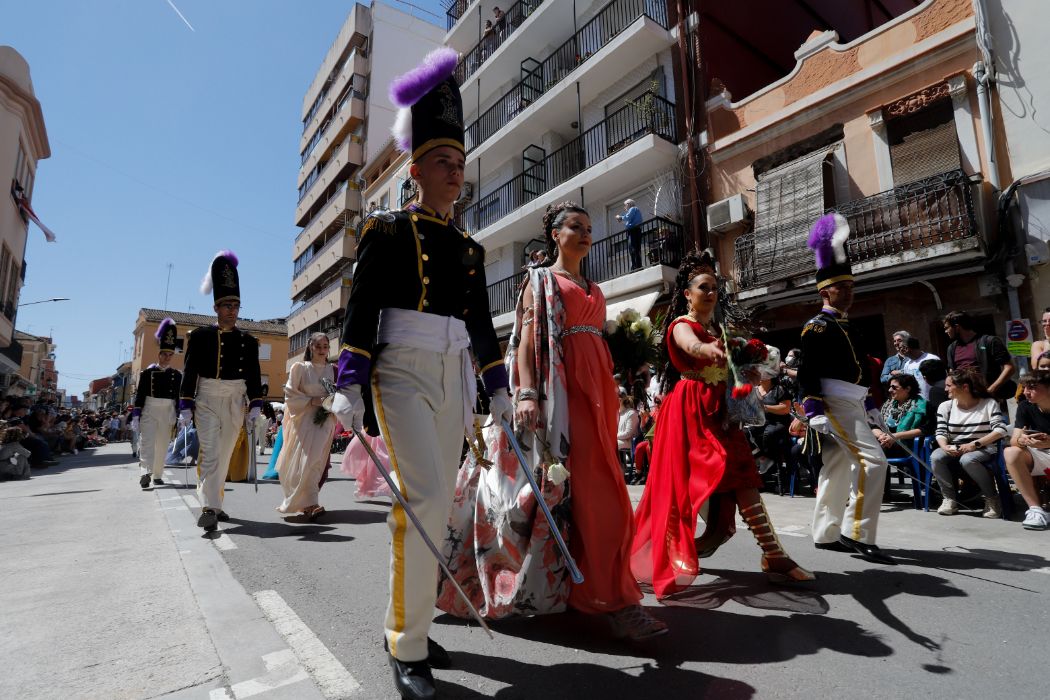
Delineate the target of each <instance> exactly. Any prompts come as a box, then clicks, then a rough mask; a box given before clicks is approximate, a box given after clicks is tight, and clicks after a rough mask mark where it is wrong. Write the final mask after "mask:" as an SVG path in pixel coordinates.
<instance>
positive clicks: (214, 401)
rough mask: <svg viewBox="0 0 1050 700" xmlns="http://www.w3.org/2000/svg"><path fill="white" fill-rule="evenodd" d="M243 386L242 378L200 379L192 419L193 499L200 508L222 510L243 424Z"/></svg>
mask: <svg viewBox="0 0 1050 700" xmlns="http://www.w3.org/2000/svg"><path fill="white" fill-rule="evenodd" d="M246 393H247V387H246V385H245V383H244V380H243V379H201V380H200V384H199V385H198V386H197V408H196V410H195V411H194V413H193V419H194V421H195V422H196V424H197V439H198V440H200V457H199V459H198V460H197V474H198V475H199V479H198V483H197V498H199V499H200V502H201V507H202V508H209V509H211V510H216V511H218V510H222V491H223V488H224V487H225V485H226V473H227V472H228V471H229V470H230V459H231V458H232V457H233V448H234V447H236V445H237V438H238V437H239V436H240V434H241V426H243V425H244V401H245V395H246Z"/></svg>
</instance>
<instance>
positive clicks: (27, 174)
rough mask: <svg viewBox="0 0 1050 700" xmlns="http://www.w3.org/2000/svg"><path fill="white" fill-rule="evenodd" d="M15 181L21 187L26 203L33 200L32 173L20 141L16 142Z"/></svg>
mask: <svg viewBox="0 0 1050 700" xmlns="http://www.w3.org/2000/svg"><path fill="white" fill-rule="evenodd" d="M15 180H17V181H18V184H19V185H21V186H22V190H23V196H24V197H25V198H26V201H27V202H28V201H30V200H31V199H32V198H33V171H32V169H30V166H29V158H28V157H27V156H26V152H25V149H24V148H22V142H21V141H19V142H18V156H17V157H16V158H15Z"/></svg>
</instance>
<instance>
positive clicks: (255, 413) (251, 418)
mask: <svg viewBox="0 0 1050 700" xmlns="http://www.w3.org/2000/svg"><path fill="white" fill-rule="evenodd" d="M260 413H262V409H261V408H260V407H258V406H255V407H254V408H250V409H248V423H249V424H251V423H254V422H255V419H256V418H258V417H259V414H260Z"/></svg>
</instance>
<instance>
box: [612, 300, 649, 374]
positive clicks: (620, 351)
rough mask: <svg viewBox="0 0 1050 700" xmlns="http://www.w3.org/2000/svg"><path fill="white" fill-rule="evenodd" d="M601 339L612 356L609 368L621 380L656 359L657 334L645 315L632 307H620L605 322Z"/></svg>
mask: <svg viewBox="0 0 1050 700" xmlns="http://www.w3.org/2000/svg"><path fill="white" fill-rule="evenodd" d="M605 339H606V341H607V342H608V343H609V354H611V355H612V360H613V371H614V372H616V373H617V374H619V375H620V376H621V377H623V378H624V380H627V379H629V378H631V377H633V376H634V371H635V370H636V369H638V367H640V366H641V365H643V364H645V363H646V362H648V363H650V364H651V365H652V366H653V367H656V366H657V362H658V360H659V359H660V343H661V337H660V333H659V331H657V330H656V326H655V324H654V323H653V321H652V320H650V319H649V317H648V316H642V315H641V314H640V313H638V312H637V311H635V310H634V309H624V310H623V311H621V312H620V313H619V315H617V317H616V320H615V321H609V322H608V323H606V324H605Z"/></svg>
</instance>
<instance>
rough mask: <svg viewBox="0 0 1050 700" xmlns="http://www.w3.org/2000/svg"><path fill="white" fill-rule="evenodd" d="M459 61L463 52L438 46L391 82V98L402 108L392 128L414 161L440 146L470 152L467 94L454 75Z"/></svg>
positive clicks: (400, 143) (398, 144)
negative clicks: (466, 136)
mask: <svg viewBox="0 0 1050 700" xmlns="http://www.w3.org/2000/svg"><path fill="white" fill-rule="evenodd" d="M457 63H459V54H458V53H456V52H455V51H454V50H453V49H449V48H440V49H435V50H434V51H431V52H430V53H429V54H427V55H426V57H425V58H424V59H423V62H422V63H420V64H419V65H418V66H416V67H415V68H413V69H412V70H410V71H409V72H407V73H405V74H404V75H401V76H398V77H397V78H395V79H394V82H392V83H391V84H390V100H391V102H393V103H394V104H395V105H397V106H398V107H399V108H400V109H399V110H398V113H397V119H396V120H395V121H394V127H393V130H392V131H393V135H394V140H395V141H396V142H397V146H398V148H399V149H401V150H402V151H403V152H405V153H409V154H411V158H412V160H413V161H417V160H419V159H420V158H422V157H423V156H425V155H426V154H427V153H429V152H430V151H432V150H433V149H435V148H438V147H439V146H451V147H452V148H455V149H456V150H458V151H459V152H460V153H464V154H465V153H466V148H465V147H464V146H463V98H462V96H461V95H460V93H459V84H458V83H456V79H455V78H454V77H453V73H454V72H455V70H456V64H457Z"/></svg>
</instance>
